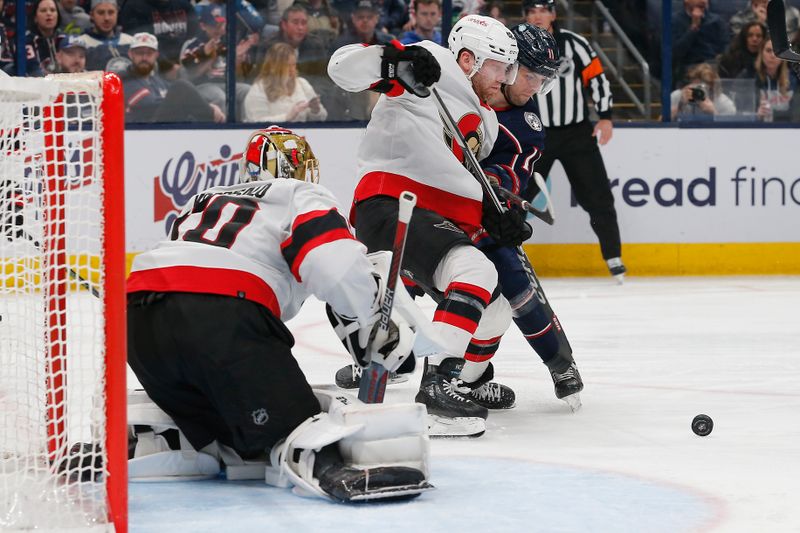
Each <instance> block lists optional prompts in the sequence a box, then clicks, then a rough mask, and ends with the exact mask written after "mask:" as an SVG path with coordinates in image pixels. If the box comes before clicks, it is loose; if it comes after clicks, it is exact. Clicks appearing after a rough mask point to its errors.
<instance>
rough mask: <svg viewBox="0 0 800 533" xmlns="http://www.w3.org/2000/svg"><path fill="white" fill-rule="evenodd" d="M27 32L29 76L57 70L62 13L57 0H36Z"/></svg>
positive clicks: (42, 74)
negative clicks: (59, 11)
mask: <svg viewBox="0 0 800 533" xmlns="http://www.w3.org/2000/svg"><path fill="white" fill-rule="evenodd" d="M30 21H31V22H30V25H29V28H28V31H27V33H26V34H25V48H26V55H27V57H28V66H27V71H28V75H29V76H44V75H46V74H52V73H53V72H55V71H56V45H57V44H58V35H59V34H58V27H59V26H60V25H61V15H60V14H59V13H58V7H57V6H56V3H55V0H36V2H35V3H34V4H33V17H32V18H31V19H30Z"/></svg>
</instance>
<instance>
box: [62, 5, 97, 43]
mask: <svg viewBox="0 0 800 533" xmlns="http://www.w3.org/2000/svg"><path fill="white" fill-rule="evenodd" d="M58 11H59V13H60V14H61V26H59V28H58V30H59V32H60V33H65V34H70V35H80V34H81V33H84V32H85V31H86V30H88V29H89V28H90V27H91V25H92V21H91V20H89V15H87V14H86V11H84V10H83V8H82V7H81V6H79V5H78V0H59V2H58Z"/></svg>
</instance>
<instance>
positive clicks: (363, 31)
mask: <svg viewBox="0 0 800 533" xmlns="http://www.w3.org/2000/svg"><path fill="white" fill-rule="evenodd" d="M379 16H380V15H379V11H378V7H377V6H376V5H375V4H374V3H373V2H372V0H359V2H358V4H357V5H356V8H355V10H354V11H353V13H352V14H351V15H350V22H351V27H350V28H348V30H347V31H346V32H345V33H343V34H342V35H341V36H340V37H339V38H338V39H337V40H336V42H335V43H334V45H333V47H331V53H333V51H334V50H337V49H338V48H341V47H342V46H345V45H347V44H353V43H364V44H387V43H389V42H391V40H392V39H393V37H392V36H391V35H389V34H388V33H385V32H383V31H380V30H377V29H376V28H377V26H378V20H379ZM378 96H380V95H379V94H378V93H376V92H373V91H361V92H360V93H351V92H347V91H345V90H343V89H341V88H339V87H338V86H336V85H334V86H333V87H331V89H330V91H329V92H328V93H327V99H326V100H324V102H325V106H326V107H327V108H328V110H329V111H330V115H329V118H330V120H337V121H346V120H369V118H370V115H371V114H372V108H373V107H375V104H376V103H377V101H378Z"/></svg>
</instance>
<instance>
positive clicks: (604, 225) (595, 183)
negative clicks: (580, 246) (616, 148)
mask: <svg viewBox="0 0 800 533" xmlns="http://www.w3.org/2000/svg"><path fill="white" fill-rule="evenodd" d="M592 129H593V126H592V123H591V122H589V121H588V120H585V121H583V122H580V123H578V124H572V125H570V126H563V127H559V128H547V137H546V138H545V146H544V153H543V155H542V157H541V158H540V159H539V160H538V161H537V162H536V167H535V170H536V171H537V172H539V173H540V174H541V175H542V176H544V177H547V175H548V174H549V173H550V169H551V168H552V167H553V163H554V162H555V161H556V160H558V161H561V165H562V166H563V167H564V172H566V174H567V179H568V180H569V183H570V185H571V186H572V191H573V193H574V194H575V199H576V200H577V201H578V205H580V206H581V207H582V208H583V210H584V211H586V212H587V213H588V214H589V220H590V222H591V225H592V230H594V232H595V234H596V235H597V238H598V240H599V241H600V251H601V252H602V254H603V259H611V258H612V257H620V256H621V251H622V245H621V242H620V236H619V225H618V224H617V211H616V210H615V209H614V196H613V195H612V194H611V184H610V183H609V181H608V174H607V173H606V167H605V164H604V163H603V156H602V155H600V149H599V148H598V146H597V139H596V138H595V137H592Z"/></svg>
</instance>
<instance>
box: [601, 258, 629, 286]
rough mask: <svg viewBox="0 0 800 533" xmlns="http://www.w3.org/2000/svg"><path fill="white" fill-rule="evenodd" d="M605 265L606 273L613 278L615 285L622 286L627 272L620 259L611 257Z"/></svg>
mask: <svg viewBox="0 0 800 533" xmlns="http://www.w3.org/2000/svg"><path fill="white" fill-rule="evenodd" d="M606 265H608V272H609V273H610V274H611V275H612V276H613V277H614V279H615V280H616V281H617V283H619V284H620V285H622V284H623V283H624V282H625V273H626V272H627V271H628V269H627V268H625V265H623V264H622V258H620V257H612V258H611V259H609V260H608V261H606Z"/></svg>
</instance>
